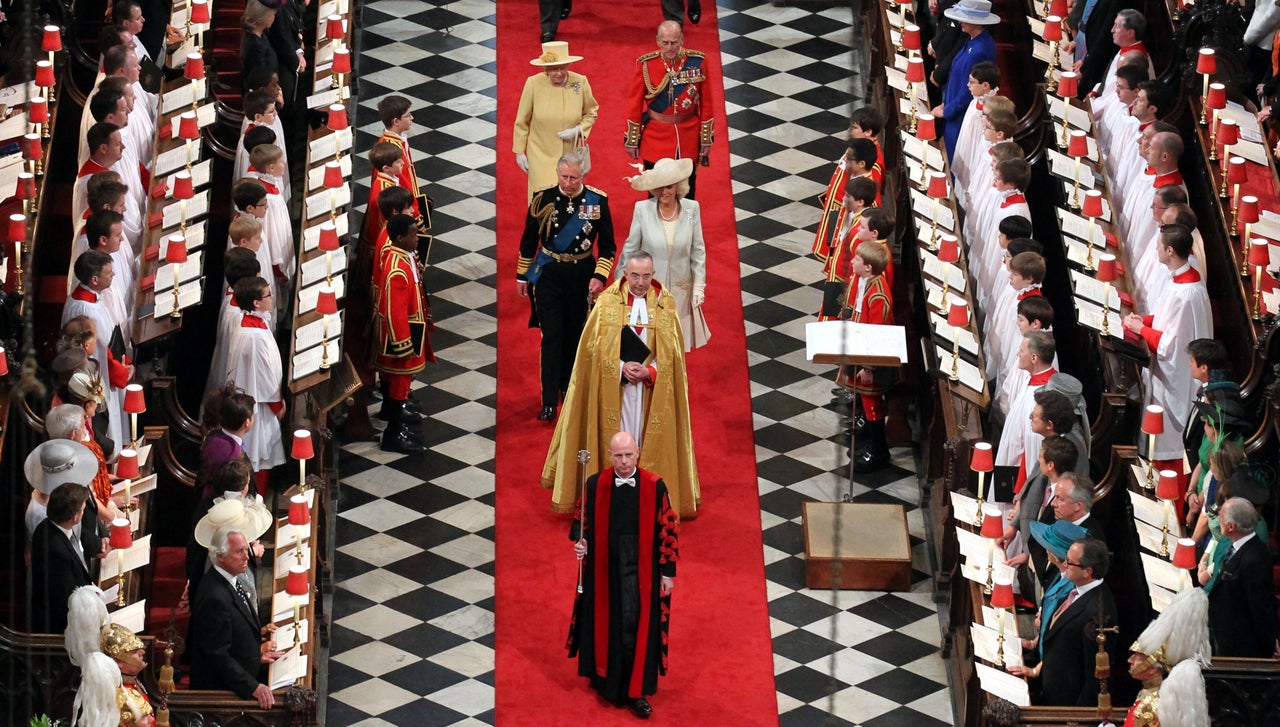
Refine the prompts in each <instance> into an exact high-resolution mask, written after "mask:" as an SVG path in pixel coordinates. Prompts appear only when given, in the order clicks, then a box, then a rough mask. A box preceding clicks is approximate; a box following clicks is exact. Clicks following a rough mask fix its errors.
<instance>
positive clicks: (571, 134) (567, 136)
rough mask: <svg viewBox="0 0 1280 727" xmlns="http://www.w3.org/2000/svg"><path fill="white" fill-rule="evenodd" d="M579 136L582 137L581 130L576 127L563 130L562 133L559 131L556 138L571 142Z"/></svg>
mask: <svg viewBox="0 0 1280 727" xmlns="http://www.w3.org/2000/svg"><path fill="white" fill-rule="evenodd" d="M581 135H582V128H581V127H578V126H571V127H569V128H567V129H565V130H564V131H561V132H559V133H557V134H556V136H558V137H560V138H561V139H563V140H564V141H573V140H574V139H576V138H578V137H579V136H581Z"/></svg>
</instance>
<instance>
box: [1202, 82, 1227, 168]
mask: <svg viewBox="0 0 1280 727" xmlns="http://www.w3.org/2000/svg"><path fill="white" fill-rule="evenodd" d="M1204 105H1205V106H1206V107H1207V108H1208V109H1209V111H1211V112H1212V114H1211V115H1210V117H1209V149H1210V151H1209V158H1210V159H1215V154H1214V152H1215V151H1216V148H1217V146H1218V124H1217V118H1218V112H1219V111H1221V110H1222V109H1225V108H1226V107H1227V87H1226V86H1225V85H1224V84H1221V83H1211V84H1209V92H1208V94H1206V95H1205V98H1204ZM1202 123H1203V122H1202Z"/></svg>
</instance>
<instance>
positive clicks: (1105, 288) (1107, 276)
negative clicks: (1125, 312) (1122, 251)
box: [1097, 252, 1116, 336]
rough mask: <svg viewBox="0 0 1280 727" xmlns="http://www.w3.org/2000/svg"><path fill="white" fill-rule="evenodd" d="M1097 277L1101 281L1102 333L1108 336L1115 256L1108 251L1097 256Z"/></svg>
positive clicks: (1114, 275) (1114, 274)
mask: <svg viewBox="0 0 1280 727" xmlns="http://www.w3.org/2000/svg"><path fill="white" fill-rule="evenodd" d="M1097 278H1098V280H1099V281H1101V282H1102V335H1103V336H1110V335H1111V327H1110V324H1109V323H1108V320H1109V319H1110V318H1111V311H1110V310H1109V306H1110V304H1111V303H1110V300H1111V283H1113V282H1115V279H1116V256H1115V255H1112V254H1111V253H1109V252H1104V253H1102V254H1101V255H1099V256H1098V272H1097Z"/></svg>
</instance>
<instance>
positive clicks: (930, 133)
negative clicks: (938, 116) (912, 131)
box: [916, 113, 938, 141]
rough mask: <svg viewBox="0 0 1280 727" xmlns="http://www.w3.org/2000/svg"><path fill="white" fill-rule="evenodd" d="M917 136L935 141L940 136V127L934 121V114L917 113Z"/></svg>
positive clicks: (922, 139)
mask: <svg viewBox="0 0 1280 727" xmlns="http://www.w3.org/2000/svg"><path fill="white" fill-rule="evenodd" d="M916 138H917V139H919V140H920V141H933V140H934V139H936V138H938V127H937V124H935V123H934V118H933V114H921V113H917V114H916Z"/></svg>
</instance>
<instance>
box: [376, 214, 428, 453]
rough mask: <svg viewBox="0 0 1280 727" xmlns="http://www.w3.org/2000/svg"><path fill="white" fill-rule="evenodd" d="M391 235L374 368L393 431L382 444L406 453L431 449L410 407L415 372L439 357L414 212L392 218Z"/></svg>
mask: <svg viewBox="0 0 1280 727" xmlns="http://www.w3.org/2000/svg"><path fill="white" fill-rule="evenodd" d="M387 237H388V239H390V241H391V244H390V245H387V246H386V247H385V248H383V251H382V260H381V261H380V266H379V269H380V270H381V277H380V278H379V279H378V280H377V281H376V288H377V291H378V292H377V301H378V302H377V311H376V313H375V314H374V321H375V323H376V326H377V344H376V345H377V348H376V349H375V357H374V362H373V365H374V368H376V369H377V370H378V371H379V373H381V375H382V379H383V381H385V382H386V384H387V393H386V398H387V400H388V401H389V402H390V403H389V404H388V405H387V407H386V413H387V430H386V431H385V432H384V433H383V435H382V449H384V450H387V451H391V452H401V453H402V454H421V453H422V452H424V451H426V448H425V447H424V446H423V444H422V441H421V438H420V437H418V436H416V434H415V433H414V432H412V431H410V429H409V426H408V425H409V422H410V421H411V420H414V421H416V417H414V416H412V415H411V413H410V412H409V411H408V409H409V405H408V401H409V385H410V384H411V383H412V382H413V375H414V374H416V373H418V372H419V371H421V370H422V369H424V368H426V364H427V362H428V361H431V362H434V361H435V360H436V359H435V354H434V353H433V352H432V350H431V340H430V336H429V317H428V312H427V309H426V303H425V299H424V298H423V295H422V280H421V278H420V277H419V276H418V263H417V260H415V254H414V247H415V245H416V244H417V241H418V232H417V228H416V226H415V224H414V221H413V218H412V217H410V216H409V215H395V216H394V217H392V218H391V219H390V220H387Z"/></svg>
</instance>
